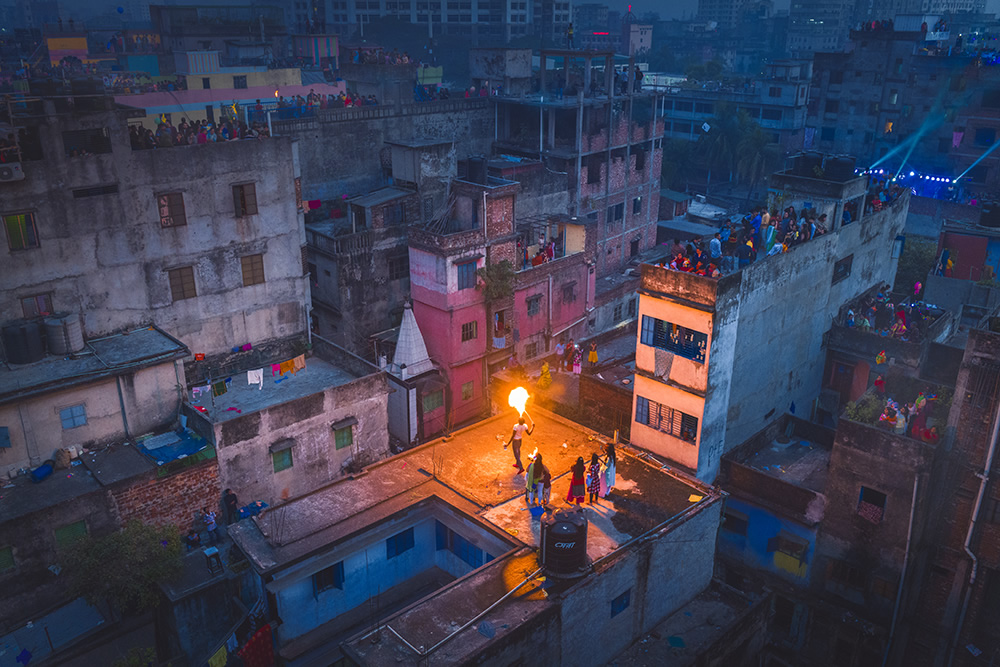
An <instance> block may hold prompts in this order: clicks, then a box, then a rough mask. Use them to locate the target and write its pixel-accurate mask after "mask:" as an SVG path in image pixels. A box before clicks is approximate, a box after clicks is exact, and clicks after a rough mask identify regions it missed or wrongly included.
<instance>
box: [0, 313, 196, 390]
mask: <svg viewBox="0 0 1000 667" xmlns="http://www.w3.org/2000/svg"><path fill="white" fill-rule="evenodd" d="M187 355H188V349H187V347H185V346H184V344H183V343H181V342H180V341H178V340H177V339H176V338H173V337H172V336H170V335H169V334H167V333H165V332H163V331H161V330H160V329H157V328H156V327H147V328H143V329H136V330H134V331H124V332H122V333H118V334H113V335H111V336H105V337H104V338H95V339H91V340H88V341H87V343H86V346H85V347H84V349H83V350H82V351H80V352H78V353H76V354H73V355H70V356H67V357H55V356H51V355H49V356H46V357H45V358H44V359H42V360H40V361H36V362H34V363H31V364H24V365H11V364H4V365H2V366H0V404H4V403H10V402H13V401H19V400H23V399H25V398H27V397H29V396H31V395H33V394H38V393H42V392H44V391H48V390H52V389H65V388H67V387H73V386H77V385H81V384H85V383H87V382H92V381H94V380H97V379H100V378H105V377H113V376H115V375H119V374H123V373H130V372H134V371H136V370H138V369H141V368H146V367H149V366H155V365H157V364H161V363H165V362H169V361H173V360H174V359H180V358H182V357H186V356H187Z"/></svg>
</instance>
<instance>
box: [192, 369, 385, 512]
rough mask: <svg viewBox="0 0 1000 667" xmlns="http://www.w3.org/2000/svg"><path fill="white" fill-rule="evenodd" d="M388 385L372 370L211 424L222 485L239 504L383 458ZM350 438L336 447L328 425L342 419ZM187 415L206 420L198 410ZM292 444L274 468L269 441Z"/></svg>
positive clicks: (304, 488)
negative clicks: (286, 461)
mask: <svg viewBox="0 0 1000 667" xmlns="http://www.w3.org/2000/svg"><path fill="white" fill-rule="evenodd" d="M387 395H388V386H387V384H386V380H385V377H384V375H382V374H380V373H379V374H373V375H369V376H367V377H363V378H359V379H358V380H354V381H352V382H349V383H347V384H343V385H340V386H336V387H331V388H329V389H326V390H325V391H323V392H320V393H316V394H311V395H309V396H305V397H303V398H299V399H296V400H293V401H289V402H287V403H282V404H279V405H275V406H272V407H269V408H267V409H264V410H260V411H258V412H253V413H247V414H243V415H241V416H239V417H237V418H236V419H232V420H229V421H225V422H222V423H219V424H215V425H214V426H213V432H214V436H215V442H216V447H217V451H218V457H219V469H220V473H219V478H220V487H221V488H231V489H233V491H234V492H235V493H236V495H237V496H238V497H239V498H240V499H241V500H243V501H244V502H251V501H254V500H263V501H265V502H267V503H269V504H273V503H274V502H276V501H278V500H279V499H281V498H287V497H290V496H297V495H300V494H303V493H307V492H309V491H312V490H314V489H316V488H318V487H320V486H322V485H323V484H325V483H327V482H329V481H330V480H333V479H336V478H337V477H340V476H341V475H342V474H343V469H344V467H345V466H346V465H348V464H349V463H351V462H353V463H355V464H367V463H371V462H373V461H377V460H379V459H382V458H385V457H387V456H389V427H388V407H387V405H388V398H387ZM351 417H353V418H355V419H357V424H355V425H354V426H353V431H354V443H353V445H352V446H351V447H345V448H343V449H340V450H338V449H336V445H335V441H334V433H333V430H332V428H331V425H332V424H334V423H336V422H339V421H341V420H343V419H348V418H351ZM191 419H202V420H204V419H205V418H204V417H202V416H201V415H200V413H197V414H192V415H191ZM287 439H291V440H293V441H294V443H295V444H294V445H293V446H292V447H291V449H292V467H291V468H288V469H286V470H282V471H279V472H274V466H273V464H272V461H271V452H270V450H269V448H270V447H271V445H273V444H275V443H278V442H280V441H282V440H287Z"/></svg>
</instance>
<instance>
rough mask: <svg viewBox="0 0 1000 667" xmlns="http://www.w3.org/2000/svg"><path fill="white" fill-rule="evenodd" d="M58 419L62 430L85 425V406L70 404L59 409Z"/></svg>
mask: <svg viewBox="0 0 1000 667" xmlns="http://www.w3.org/2000/svg"><path fill="white" fill-rule="evenodd" d="M59 421H61V422H62V427H63V430H68V429H71V428H76V427H77V426H85V425H86V424H87V406H85V405H72V406H70V407H68V408H63V409H62V410H60V411H59Z"/></svg>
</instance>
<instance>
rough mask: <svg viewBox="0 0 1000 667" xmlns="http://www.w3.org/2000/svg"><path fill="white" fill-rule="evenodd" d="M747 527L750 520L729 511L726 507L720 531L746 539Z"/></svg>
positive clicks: (744, 515)
mask: <svg viewBox="0 0 1000 667" xmlns="http://www.w3.org/2000/svg"><path fill="white" fill-rule="evenodd" d="M749 525H750V520H749V519H748V518H747V515H746V514H744V513H743V512H737V511H736V510H734V509H729V508H728V507H727V508H726V512H725V514H723V516H722V530H725V531H727V532H730V533H733V534H734V535H742V536H744V537H746V534H747V528H748V527H749Z"/></svg>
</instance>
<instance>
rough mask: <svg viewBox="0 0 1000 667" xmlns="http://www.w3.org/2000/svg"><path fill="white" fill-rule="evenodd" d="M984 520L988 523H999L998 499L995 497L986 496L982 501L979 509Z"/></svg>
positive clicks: (999, 506)
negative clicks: (981, 507) (981, 506)
mask: <svg viewBox="0 0 1000 667" xmlns="http://www.w3.org/2000/svg"><path fill="white" fill-rule="evenodd" d="M981 512H982V517H983V520H984V521H988V522H989V523H1000V500H997V499H996V498H986V499H985V500H984V501H983V509H982V510H981Z"/></svg>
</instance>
